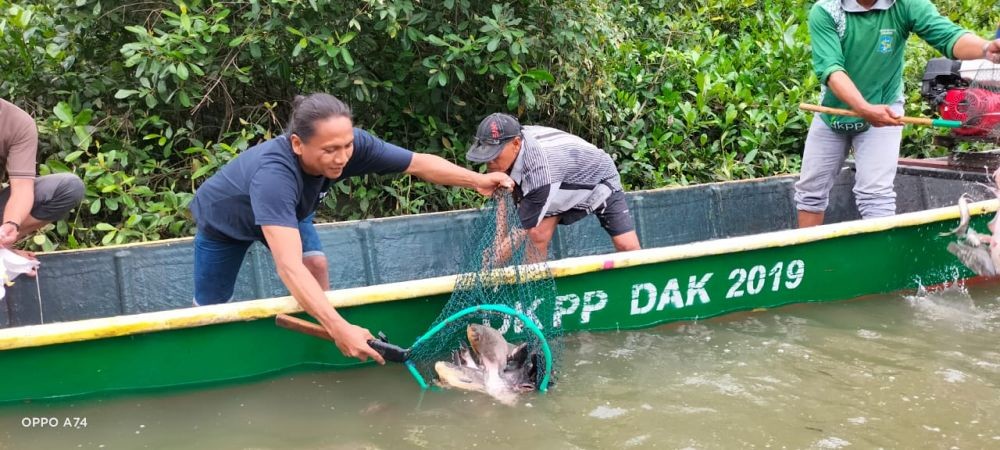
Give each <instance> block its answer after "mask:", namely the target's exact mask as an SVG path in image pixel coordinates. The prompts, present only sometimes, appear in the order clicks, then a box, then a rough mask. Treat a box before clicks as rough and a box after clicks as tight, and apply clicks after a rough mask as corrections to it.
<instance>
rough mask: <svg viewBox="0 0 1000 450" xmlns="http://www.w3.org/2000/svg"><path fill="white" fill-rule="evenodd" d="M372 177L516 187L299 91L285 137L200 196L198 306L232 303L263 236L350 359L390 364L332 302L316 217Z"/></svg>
mask: <svg viewBox="0 0 1000 450" xmlns="http://www.w3.org/2000/svg"><path fill="white" fill-rule="evenodd" d="M369 173H377V174H387V173H408V174H411V175H414V176H417V177H419V178H421V179H423V180H426V181H429V182H431V183H435V184H443V185H449V186H462V187H469V188H475V189H476V190H477V191H478V192H479V193H481V194H483V195H491V194H492V193H493V191H495V190H496V189H497V188H501V187H502V188H507V189H510V188H512V187H513V181H511V179H510V177H508V176H507V175H506V174H502V173H487V174H480V173H476V172H472V171H470V170H468V169H464V168H461V167H459V166H456V165H454V164H452V163H450V162H448V161H446V160H444V159H443V158H440V157H438V156H434V155H429V154H425V153H414V152H411V151H409V150H406V149H403V148H400V147H397V146H395V145H392V144H390V143H387V142H385V141H382V140H381V139H378V138H376V137H374V136H372V135H371V134H368V133H367V132H365V131H363V130H359V129H357V128H354V127H353V122H352V120H351V111H350V109H349V108H348V107H347V106H346V105H345V104H344V103H342V102H341V101H340V100H337V99H336V98H335V97H333V96H331V95H328V94H312V95H310V96H308V97H301V96H300V97H298V98H296V101H295V110H294V112H293V113H292V120H291V123H290V125H289V127H288V132H287V133H286V134H284V135H282V136H278V137H276V138H274V139H271V140H269V141H266V142H264V143H261V144H259V145H256V146H254V147H251V148H250V149H248V150H246V151H245V152H243V153H242V154H240V155H239V156H238V157H236V158H235V159H233V160H232V161H230V162H229V163H228V164H226V165H225V166H224V167H223V168H222V169H221V170H219V172H218V173H216V174H215V175H213V176H212V177H211V178H209V179H208V180H207V181H206V182H205V183H204V184H202V185H201V186H200V187H199V188H198V190H197V192H196V193H195V198H194V201H192V202H191V206H190V208H191V212H192V213H193V214H194V217H195V220H196V221H197V224H198V232H197V234H196V235H195V254H194V285H195V294H194V297H195V298H194V301H195V304H196V305H208V304H215V303H223V302H226V301H229V300H230V299H231V298H232V296H233V291H234V288H235V284H236V276H237V274H238V273H239V270H240V266H241V265H242V263H243V257H244V256H245V255H246V251H247V249H248V248H249V247H250V245H251V244H252V243H253V242H254V241H260V242H263V243H264V244H265V245H267V246H268V248H270V250H271V254H272V256H273V257H274V262H275V266H276V267H277V272H278V276H279V277H280V278H281V281H282V282H284V284H285V286H286V287H287V288H288V290H289V292H290V293H291V295H292V296H293V297H294V298H295V300H296V301H298V302H299V304H300V305H302V308H303V309H305V310H306V311H307V312H308V313H309V314H311V315H312V316H313V317H315V318H316V319H317V320H319V322H320V324H321V325H323V327H324V328H325V329H326V330H327V332H328V333H329V334H330V336H331V337H333V339H334V341H335V342H336V344H337V347H338V348H340V350H341V352H343V353H344V355H346V356H350V357H355V358H358V359H361V360H362V361H365V360H367V359H368V357H372V358H373V359H375V360H376V361H377V362H379V363H380V364H381V363H384V361H383V359H382V357H381V355H379V354H378V353H377V352H375V350H373V349H371V348H370V347H369V346H368V344H367V342H368V340H370V339H373V336H372V334H371V333H370V332H369V331H368V330H367V329H365V328H361V327H358V326H356V325H352V324H350V323H348V322H347V321H346V320H344V318H343V317H341V316H340V314H339V313H337V311H336V310H335V309H334V308H333V307H332V306H331V305H330V303H329V302H328V301H327V298H326V295H325V294H324V292H323V291H325V290H329V288H330V286H329V278H328V275H327V270H326V266H327V264H326V257H325V256H324V255H323V251H322V248H321V245H320V242H319V237H318V235H317V233H316V229H315V228H314V226H313V223H312V215H313V213H314V212H315V211H316V207H317V206H318V205H319V202H320V199H322V198H323V196H325V195H326V192H327V190H328V189H329V188H330V186H331V185H332V184H333V183H335V182H337V181H339V180H343V179H346V178H349V177H353V176H360V175H364V174H369Z"/></svg>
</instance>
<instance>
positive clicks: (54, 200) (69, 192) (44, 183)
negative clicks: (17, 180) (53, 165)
mask: <svg viewBox="0 0 1000 450" xmlns="http://www.w3.org/2000/svg"><path fill="white" fill-rule="evenodd" d="M83 194H84V187H83V181H80V177H77V176H76V175H73V174H71V173H54V174H52V175H44V176H40V177H37V178H35V201H34V203H33V204H32V205H31V217H34V218H36V219H38V220H41V221H43V222H55V221H57V220H60V219H62V218H63V217H66V215H67V214H69V212H70V211H72V210H73V208H76V207H77V206H78V205H79V204H80V202H81V201H83ZM9 199H10V187H9V186H8V187H6V188H4V189H3V190H2V191H0V211H3V209H4V208H6V207H7V200H9Z"/></svg>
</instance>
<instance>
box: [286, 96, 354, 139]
mask: <svg viewBox="0 0 1000 450" xmlns="http://www.w3.org/2000/svg"><path fill="white" fill-rule="evenodd" d="M292 108H293V110H292V118H291V120H289V121H288V130H287V131H286V134H287V135H289V136H291V135H292V134H295V135H297V136H298V137H299V139H302V140H303V141H308V140H309V139H310V138H311V137H312V135H313V134H314V133H315V132H316V122H317V121H320V120H323V119H327V118H330V117H346V118H348V119H353V117H352V116H351V108H350V107H349V106H347V104H345V103H344V102H342V101H340V100H339V99H337V97H334V96H332V95H330V94H325V93H322V92H317V93H314V94H309V95H305V96H303V95H296V96H295V100H294V101H293V102H292Z"/></svg>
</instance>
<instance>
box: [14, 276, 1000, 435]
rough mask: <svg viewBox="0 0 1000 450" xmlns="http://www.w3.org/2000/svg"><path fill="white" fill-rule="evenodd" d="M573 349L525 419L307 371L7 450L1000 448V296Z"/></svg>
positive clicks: (108, 415) (870, 305)
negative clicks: (72, 449) (236, 449)
mask: <svg viewBox="0 0 1000 450" xmlns="http://www.w3.org/2000/svg"><path fill="white" fill-rule="evenodd" d="M564 339H565V341H564V344H563V352H562V355H561V358H562V365H561V368H560V369H561V370H560V373H559V375H558V382H557V385H556V386H555V387H554V388H553V389H552V391H551V392H549V393H547V394H535V395H528V396H525V397H524V398H523V399H522V401H521V403H520V404H519V405H518V406H515V407H507V406H502V405H499V404H496V403H495V402H493V401H491V400H490V399H489V398H487V397H484V396H482V395H481V394H471V393H461V392H455V391H431V392H422V391H420V389H419V388H418V387H417V385H416V384H415V383H414V382H413V380H412V379H411V378H410V377H409V375H408V374H407V373H406V372H405V370H404V369H403V367H402V366H398V365H396V366H386V367H372V368H365V369H358V370H350V371H344V372H332V371H310V372H297V373H289V374H284V375H279V376H276V377H271V378H268V379H265V380H258V381H253V382H244V383H240V384H231V385H225V386H213V387H205V388H201V389H193V390H184V391H170V392H159V393H152V394H151V393H139V394H126V395H118V396H115V397H110V398H104V399H100V398H98V399H86V400H77V401H57V402H34V403H30V404H17V405H7V406H4V407H0V448H2V449H6V448H11V449H22V448H23V449H46V450H48V449H60V448H107V449H112V448H125V449H138V448H155V449H173V448H178V449H180V448H185V449H188V448H206V449H226V448H254V449H286V448H287V449H355V448H361V449H364V448H368V449H397V448H435V449H437V448H484V449H490V448H544V449H606V448H614V449H628V448H637V449H638V448H691V449H717V448H795V449H797V448H819V449H842V448H864V449H867V448H942V449H950V448H970V449H981V448H1000V284H998V285H982V286H973V287H968V288H964V287H961V286H953V287H950V288H947V289H945V290H942V291H937V292H931V293H916V294H899V293H897V294H889V295H881V296H872V297H865V298H862V299H855V300H851V301H841V302H833V303H825V304H805V305H793V306H789V307H784V308H779V309H775V310H770V311H764V312H754V313H742V314H735V315H730V316H726V317H722V318H716V319H710V320H705V321H700V322H695V323H691V322H686V323H676V324H670V325H665V326H662V327H658V328H653V329H647V330H641V331H622V332H608V333H579V334H573V335H569V336H567V337H566V338H564ZM69 376H71V375H69ZM0 382H2V378H0ZM41 417H47V418H56V419H57V420H58V421H59V422H60V425H59V426H56V427H48V426H47V427H37V426H25V425H26V424H29V423H30V419H31V418H41ZM67 421H68V422H69V423H67Z"/></svg>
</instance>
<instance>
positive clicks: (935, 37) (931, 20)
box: [906, 0, 970, 59]
mask: <svg viewBox="0 0 1000 450" xmlns="http://www.w3.org/2000/svg"><path fill="white" fill-rule="evenodd" d="M906 8H907V13H908V14H907V15H908V16H909V18H910V26H911V29H912V30H913V32H914V33H917V36H920V39H923V40H924V41H926V42H927V43H928V44H930V46H931V47H934V49H935V50H937V51H939V52H941V54H943V55H944V56H945V57H947V58H949V59H954V54H953V52H952V50H953V49H954V48H955V42H957V41H958V38H960V37H962V35H964V34H965V33H970V31H968V30H966V29H964V28H962V27H960V26H958V25H955V23H954V22H952V21H951V20H949V19H948V18H947V17H945V16H943V15H941V13H939V12H938V10H937V7H935V6H934V5H933V4H931V2H930V1H929V0H907V2H906Z"/></svg>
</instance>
